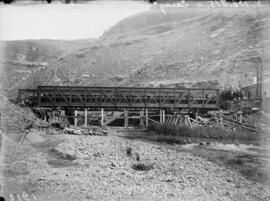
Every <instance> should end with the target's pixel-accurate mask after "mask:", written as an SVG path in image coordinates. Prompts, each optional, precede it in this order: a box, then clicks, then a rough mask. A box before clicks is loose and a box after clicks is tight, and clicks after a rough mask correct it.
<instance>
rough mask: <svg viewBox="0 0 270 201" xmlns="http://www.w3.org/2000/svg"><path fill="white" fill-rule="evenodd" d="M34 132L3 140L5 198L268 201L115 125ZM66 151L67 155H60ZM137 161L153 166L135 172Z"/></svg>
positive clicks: (258, 188) (221, 170)
mask: <svg viewBox="0 0 270 201" xmlns="http://www.w3.org/2000/svg"><path fill="white" fill-rule="evenodd" d="M37 134H38V133H37ZM39 135H42V137H43V139H44V141H43V142H39V141H38V142H37V141H34V142H31V139H28V140H26V141H25V143H24V144H22V145H19V144H18V143H17V142H15V141H12V140H10V139H8V138H6V137H5V138H4V147H5V156H6V157H5V171H4V177H5V186H4V189H3V190H4V196H5V197H9V196H10V194H11V193H13V194H14V195H15V194H17V195H22V193H23V192H26V193H28V195H29V197H31V196H32V197H33V196H35V197H36V198H37V200H39V201H40V200H50V201H54V200H55V201H62V200H63V201H64V200H65V201H68V200H72V201H73V200H196V201H197V200H213V201H217V200H220V201H221V200H224V201H225V200H226V201H227V200H228V201H229V200H240V201H241V200H250V201H256V200H265V201H267V200H270V192H269V190H268V189H267V188H266V186H263V185H262V184H260V183H256V182H251V181H249V180H247V179H245V178H244V177H243V176H241V175H240V174H238V173H236V172H233V171H231V170H228V169H226V168H225V167H222V166H219V165H217V164H216V163H213V162H209V161H207V160H206V159H204V158H201V157H196V156H193V155H191V154H189V153H186V152H176V151H175V150H172V149H168V148H167V147H166V145H158V144H151V143H149V142H143V141H139V140H131V139H127V138H123V137H121V136H123V135H124V134H122V133H121V132H119V131H117V130H116V129H109V130H108V136H75V135H74V136H73V135H46V134H44V133H43V134H42V133H39ZM128 147H131V150H132V151H131V155H127V148H128ZM67 155H70V156H72V157H70V158H69V160H63V159H62V158H61V157H66V156H67ZM138 156H139V161H138ZM138 163H143V164H146V165H150V167H153V168H152V169H150V170H148V171H138V170H134V169H133V168H132V165H134V164H138ZM33 200H34V199H33Z"/></svg>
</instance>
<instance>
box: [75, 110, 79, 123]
mask: <svg viewBox="0 0 270 201" xmlns="http://www.w3.org/2000/svg"><path fill="white" fill-rule="evenodd" d="M74 126H78V111H77V110H75V111H74Z"/></svg>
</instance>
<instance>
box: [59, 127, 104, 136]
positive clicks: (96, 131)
mask: <svg viewBox="0 0 270 201" xmlns="http://www.w3.org/2000/svg"><path fill="white" fill-rule="evenodd" d="M63 133H64V134H71V135H98V136H105V135H107V134H108V133H107V131H106V130H105V129H101V128H99V127H85V128H76V127H69V128H65V129H64V130H63Z"/></svg>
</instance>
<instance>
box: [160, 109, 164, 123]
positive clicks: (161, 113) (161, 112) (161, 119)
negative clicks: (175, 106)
mask: <svg viewBox="0 0 270 201" xmlns="http://www.w3.org/2000/svg"><path fill="white" fill-rule="evenodd" d="M162 115H163V111H162V110H161V109H160V110H159V122H160V123H162V121H163V117H162Z"/></svg>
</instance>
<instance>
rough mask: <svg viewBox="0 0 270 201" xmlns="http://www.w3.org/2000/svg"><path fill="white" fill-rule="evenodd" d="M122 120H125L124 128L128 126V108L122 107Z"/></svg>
mask: <svg viewBox="0 0 270 201" xmlns="http://www.w3.org/2000/svg"><path fill="white" fill-rule="evenodd" d="M124 121H125V128H127V127H128V110H127V109H126V108H125V109H124Z"/></svg>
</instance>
